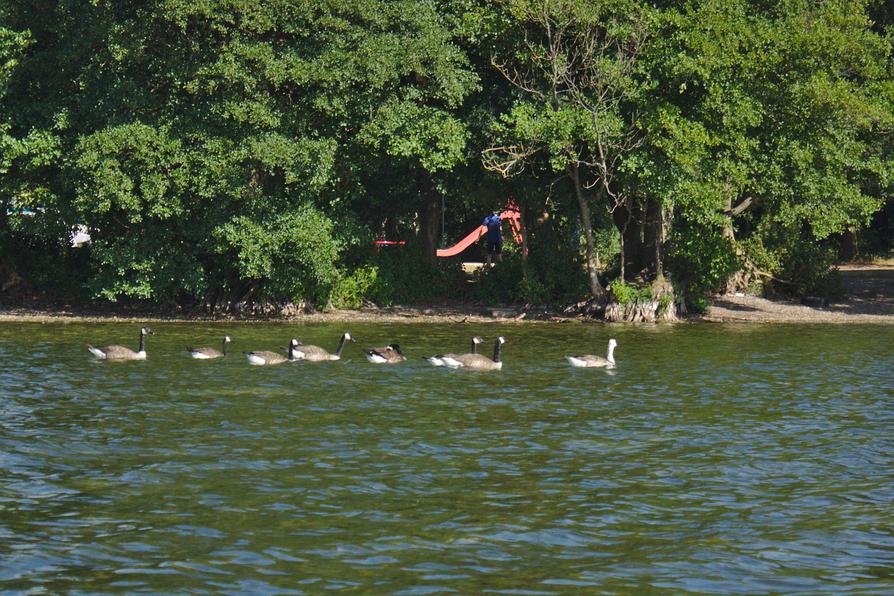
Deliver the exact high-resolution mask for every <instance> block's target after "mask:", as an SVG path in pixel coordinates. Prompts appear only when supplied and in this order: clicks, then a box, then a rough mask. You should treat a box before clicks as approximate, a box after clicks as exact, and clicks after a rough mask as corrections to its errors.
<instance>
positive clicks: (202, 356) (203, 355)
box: [186, 335, 230, 360]
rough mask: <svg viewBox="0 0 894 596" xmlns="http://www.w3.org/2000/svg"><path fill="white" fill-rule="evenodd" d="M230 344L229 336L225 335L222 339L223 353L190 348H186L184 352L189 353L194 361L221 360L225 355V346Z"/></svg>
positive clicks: (211, 349) (212, 349)
mask: <svg viewBox="0 0 894 596" xmlns="http://www.w3.org/2000/svg"><path fill="white" fill-rule="evenodd" d="M228 343H230V336H229V335H225V336H224V338H223V351H219V350H215V349H214V348H190V347H187V348H186V351H187V352H189V355H190V356H192V357H193V358H195V359H196V360H210V359H211V358H223V357H224V356H226V355H227V344H228Z"/></svg>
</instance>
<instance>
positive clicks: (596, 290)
mask: <svg viewBox="0 0 894 596" xmlns="http://www.w3.org/2000/svg"><path fill="white" fill-rule="evenodd" d="M568 175H569V177H570V178H571V184H572V186H574V193H575V194H576V195H577V205H578V207H579V208H580V220H581V225H582V226H583V228H584V239H585V241H586V255H587V274H588V279H589V282H590V293H591V294H592V295H593V298H600V299H601V298H602V297H603V295H604V294H605V290H604V289H603V288H602V284H601V283H599V276H598V275H597V272H596V260H595V258H594V253H595V250H594V249H593V225H592V222H591V220H590V206H589V205H588V204H587V198H586V197H585V196H584V192H583V189H582V188H581V186H580V172H579V171H578V166H577V165H576V164H575V165H571V166H568Z"/></svg>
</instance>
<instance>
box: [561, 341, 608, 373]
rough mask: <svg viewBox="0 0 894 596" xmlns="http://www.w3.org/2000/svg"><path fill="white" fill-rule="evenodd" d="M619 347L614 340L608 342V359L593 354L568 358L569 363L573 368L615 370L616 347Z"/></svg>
mask: <svg viewBox="0 0 894 596" xmlns="http://www.w3.org/2000/svg"><path fill="white" fill-rule="evenodd" d="M617 345H618V342H616V341H615V340H614V339H610V340H608V355H607V357H606V358H603V357H602V356H593V355H591V354H583V355H581V356H566V358H567V359H568V362H569V363H570V364H571V366H577V367H581V368H590V367H596V366H599V367H602V368H614V367H615V347H616V346H617Z"/></svg>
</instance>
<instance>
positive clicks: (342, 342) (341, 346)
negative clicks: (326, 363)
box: [335, 335, 348, 357]
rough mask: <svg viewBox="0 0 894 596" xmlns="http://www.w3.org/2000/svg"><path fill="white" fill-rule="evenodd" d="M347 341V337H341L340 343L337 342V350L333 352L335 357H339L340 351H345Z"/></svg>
mask: <svg viewBox="0 0 894 596" xmlns="http://www.w3.org/2000/svg"><path fill="white" fill-rule="evenodd" d="M346 341H348V338H347V336H344V335H342V336H341V341H340V342H338V349H337V350H335V355H336V356H338V357H341V351H342V350H344V349H345V342H346Z"/></svg>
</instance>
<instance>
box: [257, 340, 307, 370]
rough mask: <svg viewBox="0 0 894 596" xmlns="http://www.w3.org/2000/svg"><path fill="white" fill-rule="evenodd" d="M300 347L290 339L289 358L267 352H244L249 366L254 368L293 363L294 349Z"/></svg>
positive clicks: (298, 343) (296, 341) (297, 342)
mask: <svg viewBox="0 0 894 596" xmlns="http://www.w3.org/2000/svg"><path fill="white" fill-rule="evenodd" d="M299 345H300V342H299V341H298V340H297V339H295V338H294V337H293V338H292V341H290V342H289V357H288V358H286V357H285V356H283V355H282V354H280V353H279V352H268V351H267V350H260V351H256V352H244V354H245V357H246V358H248V363H249V364H254V365H256V366H264V365H265V364H282V363H283V362H294V361H295V349H296V348H297V347H298V346H299Z"/></svg>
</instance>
